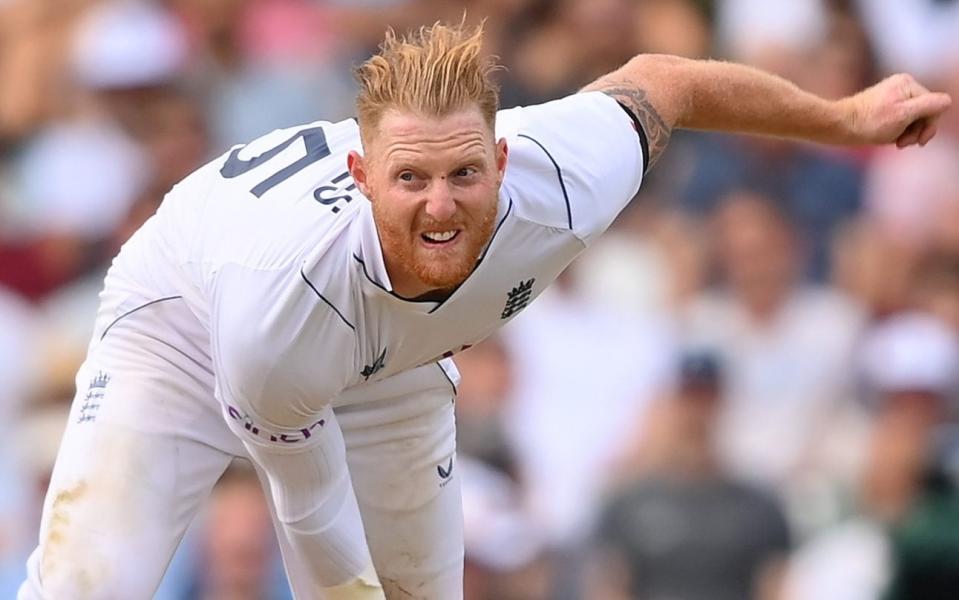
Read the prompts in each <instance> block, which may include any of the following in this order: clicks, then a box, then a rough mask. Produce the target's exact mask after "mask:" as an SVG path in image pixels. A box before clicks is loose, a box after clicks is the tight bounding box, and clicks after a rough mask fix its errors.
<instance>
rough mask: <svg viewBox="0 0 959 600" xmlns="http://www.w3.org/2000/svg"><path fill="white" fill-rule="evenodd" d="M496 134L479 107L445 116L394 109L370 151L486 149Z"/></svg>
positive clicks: (408, 153)
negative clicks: (491, 129)
mask: <svg viewBox="0 0 959 600" xmlns="http://www.w3.org/2000/svg"><path fill="white" fill-rule="evenodd" d="M492 140H493V133H492V131H490V128H489V126H488V125H487V123H486V120H485V119H484V118H483V115H482V113H481V112H480V110H479V108H477V107H469V108H464V109H461V110H458V111H456V112H453V113H450V114H448V115H443V116H426V115H422V114H419V113H415V112H411V111H402V110H398V109H390V110H388V111H386V112H385V113H383V115H382V117H381V118H380V122H379V123H378V125H377V127H376V131H374V132H373V133H372V135H371V136H370V140H369V146H371V147H370V148H368V149H367V150H368V151H372V153H373V154H377V155H379V156H381V157H382V158H384V159H387V160H389V159H391V158H399V157H413V156H420V155H431V154H437V153H457V154H458V153H466V152H483V151H485V150H486V149H487V147H488V146H489V145H491V144H492Z"/></svg>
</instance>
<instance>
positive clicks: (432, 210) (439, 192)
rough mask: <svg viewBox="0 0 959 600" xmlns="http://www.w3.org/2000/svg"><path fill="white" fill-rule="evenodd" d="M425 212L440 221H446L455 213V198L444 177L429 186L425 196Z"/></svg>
mask: <svg viewBox="0 0 959 600" xmlns="http://www.w3.org/2000/svg"><path fill="white" fill-rule="evenodd" d="M426 214H428V215H429V216H430V218H432V219H434V220H436V221H440V222H444V221H448V220H450V219H452V218H453V215H454V214H456V200H454V199H453V192H452V190H451V189H450V184H449V182H448V181H447V180H446V178H445V177H444V178H443V179H438V180H436V181H435V182H433V185H431V186H430V189H429V195H428V197H427V198H426Z"/></svg>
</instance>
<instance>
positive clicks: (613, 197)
mask: <svg viewBox="0 0 959 600" xmlns="http://www.w3.org/2000/svg"><path fill="white" fill-rule="evenodd" d="M497 119H498V121H497V135H498V136H500V137H504V138H506V141H507V145H508V147H509V158H508V163H507V171H506V178H505V181H504V188H505V189H506V191H507V193H508V194H509V195H510V197H511V198H512V199H513V201H514V203H515V204H516V206H517V214H518V216H520V217H522V218H526V219H528V220H531V221H535V222H538V223H541V224H543V225H547V226H550V227H556V228H563V229H568V230H570V231H572V232H573V233H574V235H576V236H577V237H578V238H579V239H580V240H582V241H583V242H584V243H586V244H588V243H589V242H591V241H592V240H593V239H594V238H595V237H596V236H597V235H599V234H600V233H602V232H603V231H605V230H606V229H607V228H608V227H609V225H610V224H611V223H612V222H613V219H615V218H616V216H617V215H618V214H619V213H620V211H622V210H623V208H625V206H626V205H627V204H628V203H629V201H630V200H632V198H633V197H634V196H635V195H636V192H637V191H638V190H639V186H640V183H641V182H642V178H643V171H644V167H645V164H646V156H645V153H644V151H643V148H644V146H645V144H644V143H643V137H642V136H643V133H642V131H640V130H638V129H637V126H636V124H635V122H634V121H633V119H632V118H630V116H629V114H628V113H627V111H626V110H625V109H624V108H623V107H622V106H621V105H620V104H619V103H618V102H617V101H616V100H615V99H613V98H611V97H609V96H607V95H606V94H604V93H602V92H586V93H581V94H575V95H572V96H568V97H566V98H562V99H560V100H555V101H552V102H547V103H545V104H540V105H536V106H527V107H519V108H514V109H510V110H505V111H501V112H500V113H499V115H498V117H497Z"/></svg>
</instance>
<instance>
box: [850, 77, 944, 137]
mask: <svg viewBox="0 0 959 600" xmlns="http://www.w3.org/2000/svg"><path fill="white" fill-rule="evenodd" d="M845 102H847V104H848V107H849V110H850V111H851V118H850V121H851V123H852V138H853V139H852V140H851V141H852V143H856V144H891V143H892V142H895V143H896V146H898V147H899V148H905V147H907V146H912V145H915V144H919V145H920V146H925V145H926V144H927V143H928V142H929V140H931V139H932V138H933V136H935V135H936V122H937V121H938V120H939V117H940V115H942V113H944V112H945V111H946V109H947V108H949V105H951V104H952V98H950V97H949V95H948V94H942V93H937V92H930V91H929V90H927V89H926V88H924V87H923V86H922V85H920V84H919V83H918V82H917V81H916V80H915V79H913V78H912V76H911V75H906V74H903V73H900V74H898V75H892V76H891V77H887V78H886V79H883V80H882V81H880V82H879V83H877V84H876V85H874V86H872V87H870V88H867V89H865V90H863V91H861V92H859V93H858V94H856V95H855V96H851V97H849V98H847V99H846V100H845Z"/></svg>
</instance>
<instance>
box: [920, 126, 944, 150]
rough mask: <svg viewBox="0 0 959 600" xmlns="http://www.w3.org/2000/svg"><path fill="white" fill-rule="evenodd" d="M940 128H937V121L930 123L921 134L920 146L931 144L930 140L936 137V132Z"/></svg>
mask: <svg viewBox="0 0 959 600" xmlns="http://www.w3.org/2000/svg"><path fill="white" fill-rule="evenodd" d="M938 130H939V128H938V127H937V126H936V122H935V121H930V122H929V123H927V124H926V126H925V127H923V128H922V132H921V133H920V134H919V145H920V146H925V145H926V144H928V143H929V140H931V139H932V138H934V137H936V132H937V131H938Z"/></svg>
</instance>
